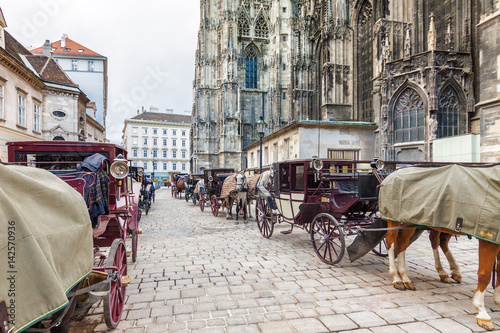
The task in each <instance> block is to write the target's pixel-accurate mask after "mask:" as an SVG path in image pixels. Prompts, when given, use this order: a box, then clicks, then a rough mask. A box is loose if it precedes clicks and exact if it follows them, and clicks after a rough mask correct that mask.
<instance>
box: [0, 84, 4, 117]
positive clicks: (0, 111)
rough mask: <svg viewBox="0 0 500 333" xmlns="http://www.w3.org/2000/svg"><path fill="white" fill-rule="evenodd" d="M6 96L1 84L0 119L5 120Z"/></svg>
mask: <svg viewBox="0 0 500 333" xmlns="http://www.w3.org/2000/svg"><path fill="white" fill-rule="evenodd" d="M3 94H4V87H3V85H1V84H0V118H5V113H4V111H3V110H4V99H3V96H4V95H3Z"/></svg>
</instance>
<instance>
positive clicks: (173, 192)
mask: <svg viewBox="0 0 500 333" xmlns="http://www.w3.org/2000/svg"><path fill="white" fill-rule="evenodd" d="M172 196H175V187H174V186H172Z"/></svg>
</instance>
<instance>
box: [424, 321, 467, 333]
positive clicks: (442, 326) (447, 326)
mask: <svg viewBox="0 0 500 333" xmlns="http://www.w3.org/2000/svg"><path fill="white" fill-rule="evenodd" d="M426 323H427V324H428V325H430V326H432V327H433V328H435V329H437V330H438V331H440V332H453V333H466V332H467V333H468V332H470V331H471V330H470V329H469V328H467V327H465V326H464V325H462V324H460V323H457V322H456V321H454V320H452V319H449V318H442V319H434V320H429V321H427V322H426Z"/></svg>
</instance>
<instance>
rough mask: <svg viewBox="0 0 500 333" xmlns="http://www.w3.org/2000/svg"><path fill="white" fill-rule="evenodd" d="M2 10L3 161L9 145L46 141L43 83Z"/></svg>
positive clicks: (0, 142)
mask: <svg viewBox="0 0 500 333" xmlns="http://www.w3.org/2000/svg"><path fill="white" fill-rule="evenodd" d="M5 27H6V24H5V19H4V17H3V14H2V13H1V10H0V160H6V159H7V147H6V146H5V143H6V142H9V141H25V140H42V138H43V137H42V128H41V126H42V114H41V112H42V107H43V89H44V87H45V85H44V83H43V81H42V80H41V79H40V78H39V77H38V76H37V75H36V74H35V73H34V71H32V69H31V68H30V67H28V66H29V65H27V64H29V63H28V62H27V60H26V56H28V55H30V54H31V53H29V51H28V50H27V49H25V48H24V47H23V46H22V45H21V44H19V43H18V42H17V41H16V40H15V39H14V38H13V37H12V36H11V35H10V34H9V33H8V32H7V31H5V30H4V28H5Z"/></svg>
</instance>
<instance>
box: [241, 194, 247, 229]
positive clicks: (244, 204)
mask: <svg viewBox="0 0 500 333" xmlns="http://www.w3.org/2000/svg"><path fill="white" fill-rule="evenodd" d="M247 203H248V200H247V194H246V193H245V195H244V198H243V199H242V200H241V205H242V206H243V222H244V223H247V222H248V221H247Z"/></svg>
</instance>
